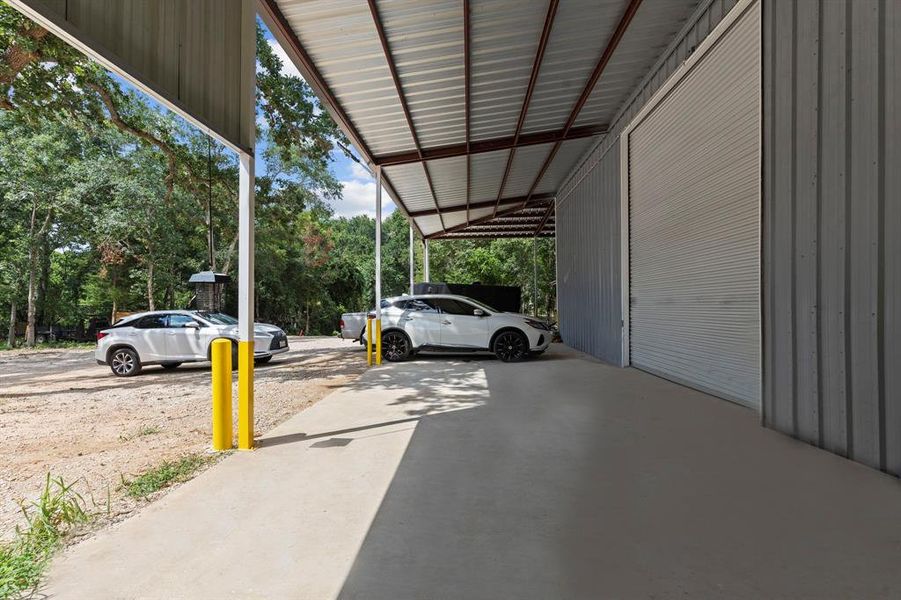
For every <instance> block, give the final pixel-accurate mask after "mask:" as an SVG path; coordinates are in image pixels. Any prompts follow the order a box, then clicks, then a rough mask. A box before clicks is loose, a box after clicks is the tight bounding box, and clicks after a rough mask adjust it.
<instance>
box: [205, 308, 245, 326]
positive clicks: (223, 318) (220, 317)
mask: <svg viewBox="0 0 901 600" xmlns="http://www.w3.org/2000/svg"><path fill="white" fill-rule="evenodd" d="M194 314H196V315H197V316H198V317H200V318H202V319H206V320H207V321H209V322H210V323H212V324H214V325H237V324H238V319H236V318H234V317H232V316H230V315H226V314H225V313H218V312H205V311H201V310H198V311H197V312H196V313H194Z"/></svg>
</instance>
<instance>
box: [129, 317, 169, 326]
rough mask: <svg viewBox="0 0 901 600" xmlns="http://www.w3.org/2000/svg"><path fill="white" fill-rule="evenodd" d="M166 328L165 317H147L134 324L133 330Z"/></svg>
mask: <svg viewBox="0 0 901 600" xmlns="http://www.w3.org/2000/svg"><path fill="white" fill-rule="evenodd" d="M165 326H166V315H147V316H146V317H142V318H141V320H140V321H138V322H137V323H135V324H134V327H135V329H162V328H164V327H165Z"/></svg>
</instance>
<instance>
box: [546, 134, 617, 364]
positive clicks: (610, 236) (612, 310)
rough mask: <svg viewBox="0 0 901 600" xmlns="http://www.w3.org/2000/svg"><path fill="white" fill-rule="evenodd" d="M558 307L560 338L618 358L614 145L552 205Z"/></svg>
mask: <svg viewBox="0 0 901 600" xmlns="http://www.w3.org/2000/svg"><path fill="white" fill-rule="evenodd" d="M556 214H557V220H556V227H557V231H558V232H563V233H562V234H558V236H557V294H558V296H557V306H558V310H559V313H560V318H559V320H560V335H561V337H562V338H563V341H564V342H565V343H566V344H568V345H570V346H572V347H573V348H577V349H578V350H581V351H583V352H587V353H589V354H591V355H592V356H596V357H598V358H600V359H601V360H605V361H607V362H610V363H613V364H617V365H618V364H621V362H622V311H621V307H620V294H621V291H620V279H619V276H620V233H619V229H620V189H619V146H618V145H617V146H614V147H613V148H611V149H610V150H609V151H608V152H607V153H606V154H605V155H604V156H603V157H602V158H601V160H600V161H599V162H598V163H597V165H596V166H594V167H593V168H592V169H590V170H586V173H584V178H583V179H581V181H580V183H579V185H578V186H576V187H575V188H574V189H573V191H572V193H571V194H570V195H569V196H568V197H566V198H561V201H560V202H559V204H558V207H557V213H556Z"/></svg>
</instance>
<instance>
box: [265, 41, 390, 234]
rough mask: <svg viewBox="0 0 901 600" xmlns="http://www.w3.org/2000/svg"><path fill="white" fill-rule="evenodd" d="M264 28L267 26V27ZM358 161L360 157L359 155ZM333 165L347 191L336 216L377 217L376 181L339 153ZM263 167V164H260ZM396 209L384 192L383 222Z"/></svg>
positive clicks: (290, 69)
mask: <svg viewBox="0 0 901 600" xmlns="http://www.w3.org/2000/svg"><path fill="white" fill-rule="evenodd" d="M264 27H265V25H264ZM266 38H267V39H268V40H269V44H270V45H271V46H272V48H273V50H275V53H276V55H277V56H278V57H279V58H280V59H281V60H282V64H283V65H284V68H283V72H285V73H289V74H291V75H294V76H296V77H301V75H300V73H299V72H298V71H297V68H296V67H295V66H294V64H293V63H292V62H291V60H290V59H289V58H288V55H287V54H286V53H285V51H284V50H283V49H282V47H281V46H280V45H279V44H278V42H277V41H276V40H275V39H274V38H273V37H272V35H271V34H270V33H269V31H268V30H267V31H266ZM259 153H260V147H259V144H258V147H257V158H258V159H259ZM357 156H358V157H359V154H358V153H357ZM332 157H333V158H334V162H333V163H332V172H333V173H334V174H335V176H336V177H337V178H338V180H339V181H340V182H341V184H342V186H343V187H344V194H343V196H344V197H343V198H342V199H341V200H335V201H333V202H331V203H330V204H331V205H332V208H333V209H334V210H335V215H337V216H341V217H353V216H356V215H364V214H365V215H368V216H370V217H375V180H374V179H373V178H372V175H371V174H370V173H369V171H368V170H367V169H366V168H365V167H363V166H362V165H359V164H357V163H355V162H354V161H352V160H351V159H349V158H347V157H346V156H344V153H343V152H341V151H340V150H335V151H333V152H332ZM257 164H261V161H259V160H258V161H257ZM394 209H395V206H394V203H393V202H392V201H391V198H389V197H388V194H387V193H386V192H384V190H383V192H382V218H385V217H387V216H388V215H390V214H391V213H392V212H393V211H394Z"/></svg>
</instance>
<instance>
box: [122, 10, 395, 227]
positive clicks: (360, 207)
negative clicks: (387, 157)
mask: <svg viewBox="0 0 901 600" xmlns="http://www.w3.org/2000/svg"><path fill="white" fill-rule="evenodd" d="M259 22H260V23H261V24H263V23H262V21H259ZM263 28H264V29H265V28H266V26H265V24H263ZM266 38H267V39H268V41H269V44H270V45H271V46H272V48H273V50H275V53H276V55H278V57H279V58H280V59H281V61H282V65H283V69H282V72H283V73H287V74H291V75H294V76H296V77H301V75H300V73H299V72H298V70H297V68H296V67H295V66H294V64H293V63H292V62H291V60H290V59H289V58H288V55H287V54H286V53H285V51H284V50H283V49H282V47H281V46H280V45H279V43H278V42H277V41H276V40H275V39H274V38H273V37H272V34H271V33H269V30H268V29H266ZM112 75H113V77H115V78H116V80H117V81H118V82H119V83H120V84H121V85H122V86H123V87H125V88H128V89H132V90H136V91H138V92H139V93H141V94H142V95H144V97H145V99H146V100H147V101H148V103H149V104H151V105H152V106H154V107H155V108H156V109H157V110H161V111H165V110H167V109H166V108H165V107H164V106H162V105H161V104H159V103H158V102H156V100H154V99H153V98H152V97H151V96H149V95H146V94H143V92H142V91H141V90H138V89H137V88H135V87H134V86H133V85H131V83H129V82H128V81H127V80H125V79H123V78H122V77H119V76H118V75H117V74H116V73H113V74H112ZM301 78H302V77H301ZM257 118H258V121H257V122H258V124H261V125H262V122H261V120H260V117H259V116H258V117H257ZM264 150H265V141H263V140H258V141H257V148H256V158H257V162H256V164H257V172H258V173H260V172H265V168H266V167H265V163H264V162H263V160H262V152H263V151H264ZM355 154H356V156H358V157H359V153H356V152H355ZM332 158H333V159H334V160H333V162H332V164H331V170H332V173H334V174H335V177H337V178H338V181H340V182H341V185H342V187H343V198H342V199H340V200H333V201H329V204H330V205H331V206H332V209H334V211H335V215H336V216H339V217H354V216H357V215H368V216H369V217H375V180H374V179H373V177H372V175H371V174H370V173H369V171H368V170H367V169H366V168H365V167H363V166H362V165H360V164H358V163H356V162H354V161H353V160H351V159H349V158H347V156H345V155H344V153H343V152H342V151H340V150H337V149H336V150H334V151H333V152H332ZM394 210H395V206H394V203H393V202H392V201H391V198H390V197H389V196H388V194H387V192H385V191H384V189H383V192H382V218H383V219H384V218H386V217H387V216H388V215H390V214H391V213H392V212H393V211H394Z"/></svg>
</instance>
